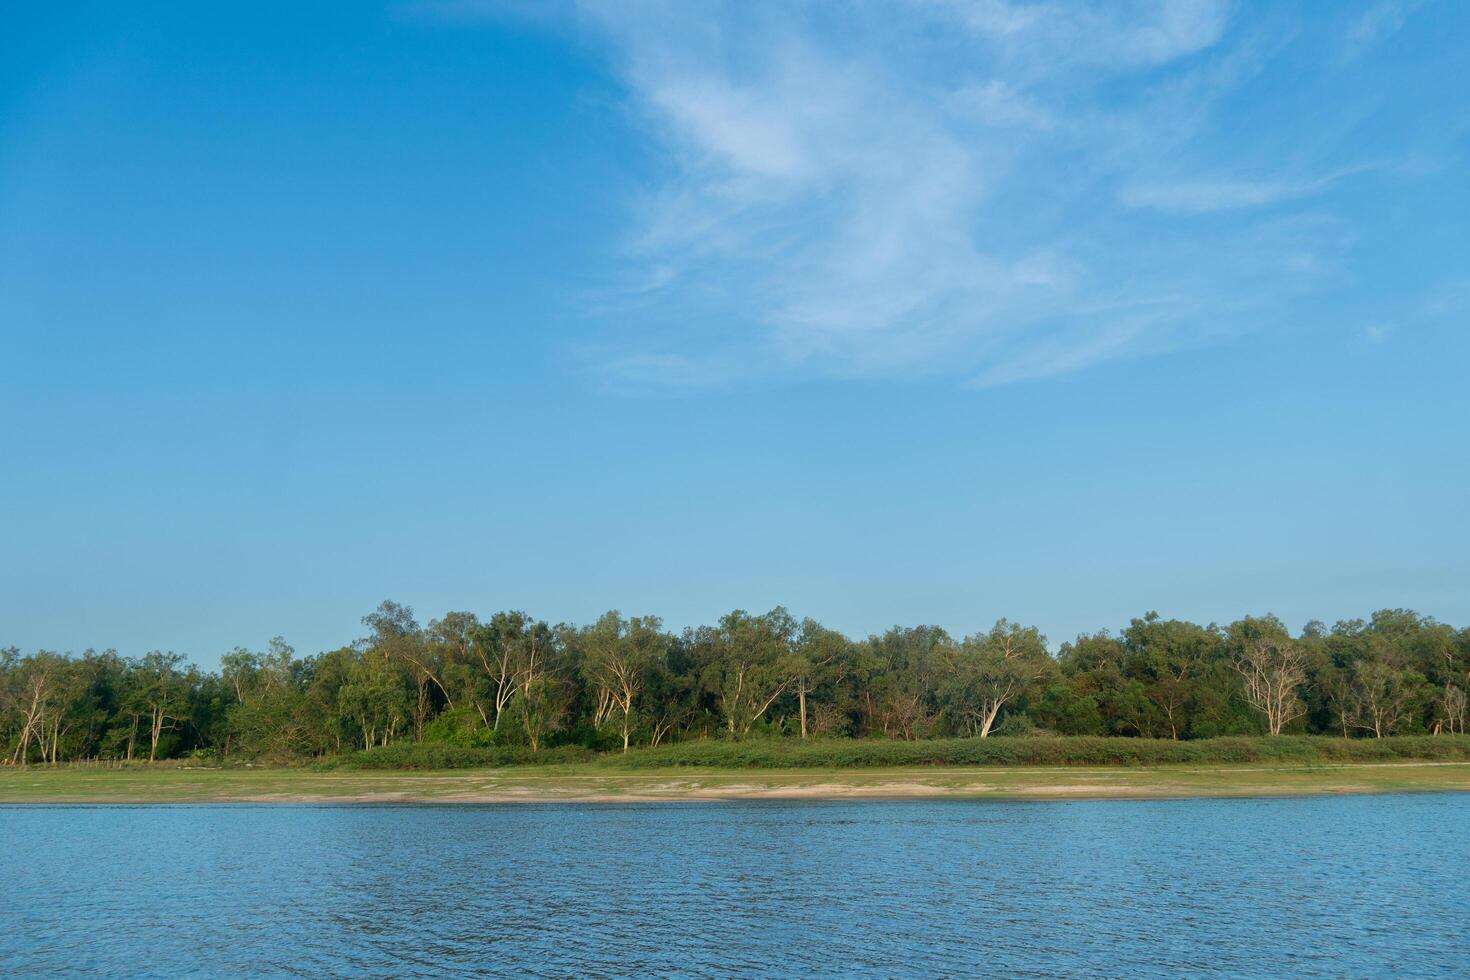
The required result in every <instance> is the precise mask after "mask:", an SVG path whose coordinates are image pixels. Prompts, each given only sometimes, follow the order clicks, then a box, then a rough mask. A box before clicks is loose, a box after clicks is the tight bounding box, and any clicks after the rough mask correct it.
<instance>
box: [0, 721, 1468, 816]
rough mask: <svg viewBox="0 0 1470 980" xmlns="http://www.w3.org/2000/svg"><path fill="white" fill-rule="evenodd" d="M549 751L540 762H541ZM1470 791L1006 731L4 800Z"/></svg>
mask: <svg viewBox="0 0 1470 980" xmlns="http://www.w3.org/2000/svg"><path fill="white" fill-rule="evenodd" d="M532 758H534V760H535V761H534V764H527V763H528V760H530V759H532ZM1428 790H1458V791H1470V738H1465V737H1456V738H1450V737H1444V736H1441V737H1437V738H1430V737H1417V738H1416V737H1406V738H1392V739H1371V740H1370V739H1363V740H1346V739H1332V738H1306V737H1302V738H1276V739H1266V738H1226V739H1212V740H1208V741H1198V742H1164V741H1149V740H1143V739H1082V738H1068V739H1045V738H1017V739H1007V738H991V739H983V740H981V739H965V740H953V741H933V742H858V741H845V742H838V741H812V742H806V743H799V742H794V741H774V740H773V741H751V742H745V743H733V744H732V743H723V742H699V743H686V744H682V745H674V746H668V747H665V748H660V749H653V750H650V749H645V750H640V751H637V752H633V753H629V754H628V755H627V756H623V755H621V754H617V755H605V756H601V757H593V756H592V755H591V753H589V752H587V751H586V750H583V749H571V748H569V749H554V750H550V751H547V752H543V753H536V754H535V755H534V756H532V755H531V754H530V753H528V752H525V751H524V750H518V749H505V748H500V749H460V748H454V747H450V746H442V745H403V746H390V747H389V748H387V749H379V750H374V751H371V752H363V753H356V754H354V755H352V756H347V757H344V758H342V759H340V760H336V761H335V763H334V764H332V765H317V766H310V767H289V768H225V769H198V768H189V767H186V766H182V765H158V766H148V765H137V766H132V767H129V768H120V769H92V768H68V767H60V768H57V769H49V768H46V767H42V766H34V767H31V768H28V769H22V768H14V767H0V803H187V802H196V803H197V802H375V803H391V802H409V803H416V802H425V803H432V802H440V803H443V802H501V801H618V800H689V799H737V798H738V799H769V798H851V797H957V798H975V799H1053V800H1054V799H1098V798H1116V797H1125V798H1166V797H1169V798H1172V797H1196V796H1281V795H1299V794H1327V793H1386V792H1409V791H1428Z"/></svg>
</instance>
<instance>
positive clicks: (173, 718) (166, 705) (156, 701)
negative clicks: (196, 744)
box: [135, 650, 194, 762]
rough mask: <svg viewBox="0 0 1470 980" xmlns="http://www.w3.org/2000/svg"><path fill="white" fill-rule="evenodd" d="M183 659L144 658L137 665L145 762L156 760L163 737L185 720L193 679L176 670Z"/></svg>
mask: <svg viewBox="0 0 1470 980" xmlns="http://www.w3.org/2000/svg"><path fill="white" fill-rule="evenodd" d="M183 664H184V656H183V655H182V654H178V653H172V652H169V653H160V652H158V651H157V650H155V651H153V652H152V653H149V654H146V655H145V656H144V657H143V659H142V660H141V661H139V663H138V668H137V672H138V675H139V677H140V680H141V682H142V683H141V686H140V687H139V689H138V690H137V692H136V694H135V697H136V698H137V701H138V703H139V704H140V705H141V706H142V707H143V708H144V709H145V712H146V716H147V718H148V761H149V762H154V761H156V760H157V758H158V745H159V743H160V742H161V741H162V740H163V733H164V732H166V731H171V730H172V729H173V728H174V725H175V723H177V722H179V721H181V720H183V719H184V718H185V717H187V715H186V712H187V710H188V707H189V701H188V691H189V687H190V686H191V682H192V681H193V679H194V678H192V677H191V676H189V674H188V673H187V672H185V671H181V670H180V668H181V667H182V666H183Z"/></svg>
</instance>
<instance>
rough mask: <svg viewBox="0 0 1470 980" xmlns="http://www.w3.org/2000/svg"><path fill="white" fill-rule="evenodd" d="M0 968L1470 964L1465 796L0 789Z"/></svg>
mask: <svg viewBox="0 0 1470 980" xmlns="http://www.w3.org/2000/svg"><path fill="white" fill-rule="evenodd" d="M0 972H3V973H4V974H6V975H12V976H14V975H27V974H31V975H37V974H46V975H56V974H67V973H73V974H75V973H87V974H106V975H109V976H139V975H152V976H182V975H200V976H203V975H242V974H243V975H261V974H277V975H301V976H321V975H324V974H335V975H343V974H351V975H354V976H416V975H417V976H429V975H443V974H446V973H447V974H513V975H537V976H587V975H600V976H635V975H646V974H650V973H653V974H666V975H667V974H680V975H689V976H710V977H715V976H730V975H742V976H776V975H810V974H843V975H871V976H897V975H950V976H953V975H961V974H976V973H982V972H983V973H989V974H1000V975H1007V976H1043V975H1045V976H1055V975H1088V976H1128V977H1133V976H1144V975H1159V976H1184V975H1189V976H1200V975H1220V976H1232V977H1239V976H1272V977H1280V976H1344V975H1351V976H1372V975H1389V974H1395V975H1400V976H1402V975H1414V976H1427V975H1440V976H1443V975H1466V974H1467V972H1470V794H1443V795H1418V796H1361V797H1337V798H1316V799H1288V800H1193V801H1157V802H1116V801H1109V802H1066V803H1010V804H1007V803H995V802H978V803H977V802H963V801H944V802H930V801H923V802H919V801H916V802H878V801H868V802H834V803H811V802H798V803H787V802H762V803H727V804H726V803H720V804H677V803H675V804H629V805H596V806H593V805H587V806H581V805H564V804H559V805H503V806H462V807H459V806H456V807H447V806H446V807H395V806H355V807H354V806H167V807H7V808H0Z"/></svg>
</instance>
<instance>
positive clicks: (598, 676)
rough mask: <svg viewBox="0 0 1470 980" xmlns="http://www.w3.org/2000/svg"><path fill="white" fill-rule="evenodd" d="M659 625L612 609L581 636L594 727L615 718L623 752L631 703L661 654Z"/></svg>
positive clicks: (630, 725)
mask: <svg viewBox="0 0 1470 980" xmlns="http://www.w3.org/2000/svg"><path fill="white" fill-rule="evenodd" d="M661 626H662V624H661V623H660V622H659V619H658V617H657V616H634V617H633V618H632V619H631V620H625V619H623V618H622V616H621V615H620V614H619V613H618V612H617V611H616V610H614V611H612V612H608V613H605V614H603V616H602V618H600V619H599V620H598V621H597V623H596V624H595V625H594V626H592V627H590V628H589V629H587V630H586V631H585V633H584V636H583V637H582V648H583V660H582V671H583V673H584V674H585V676H586V677H587V681H588V684H589V686H590V687H591V688H592V690H593V691H594V692H595V703H596V709H595V712H594V715H593V725H594V726H601V724H602V722H603V720H604V718H606V717H608V716H616V717H617V718H618V720H619V730H620V732H621V734H622V737H623V752H624V753H626V752H627V751H628V744H629V740H630V738H631V735H632V731H633V719H634V702H635V701H636V700H637V698H638V696H639V694H640V693H641V692H642V691H643V687H644V684H645V683H646V682H647V678H648V673H649V671H650V670H651V669H652V668H653V666H654V664H656V663H657V662H658V659H659V657H660V655H661V654H662V652H663V647H664V643H665V641H664V637H663V634H662V633H661V632H660V629H661Z"/></svg>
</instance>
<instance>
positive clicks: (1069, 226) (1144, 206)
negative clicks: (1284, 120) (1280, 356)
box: [573, 0, 1349, 390]
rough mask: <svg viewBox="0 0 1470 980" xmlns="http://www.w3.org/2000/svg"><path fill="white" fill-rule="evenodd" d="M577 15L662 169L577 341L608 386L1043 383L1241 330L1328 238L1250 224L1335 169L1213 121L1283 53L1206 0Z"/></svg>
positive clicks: (1322, 271) (788, 5)
mask: <svg viewBox="0 0 1470 980" xmlns="http://www.w3.org/2000/svg"><path fill="white" fill-rule="evenodd" d="M577 10H578V13H577V15H576V16H575V17H574V18H573V20H574V22H575V25H576V29H577V30H578V31H580V32H581V33H582V35H583V36H584V37H588V38H593V39H595V40H596V43H598V44H600V45H601V46H602V50H603V51H605V53H606V55H607V57H608V59H609V62H610V64H611V66H612V68H613V71H614V73H615V75H616V77H617V78H618V79H619V80H620V81H621V82H622V83H623V84H624V85H625V86H626V92H627V95H628V108H629V111H630V115H631V117H632V118H633V119H634V120H635V122H636V125H638V126H639V127H641V128H642V130H643V131H644V132H645V133H646V134H647V137H648V138H649V140H650V141H651V142H652V144H653V145H654V146H656V147H657V148H658V149H659V150H660V151H661V152H662V154H663V159H664V161H665V163H666V165H667V166H666V168H664V170H663V173H662V174H661V175H660V176H659V177H658V178H657V179H656V181H655V183H654V184H653V185H652V186H650V187H649V190H648V194H647V196H646V199H645V200H644V201H642V202H641V204H640V206H639V207H638V214H639V219H638V225H637V227H636V228H633V229H630V233H629V235H628V240H627V247H626V250H625V253H624V255H623V256H622V258H623V260H624V261H625V262H626V264H627V265H628V266H629V267H630V273H629V275H628V277H627V278H628V279H629V280H630V281H631V282H633V283H635V284H636V285H635V287H634V288H632V289H629V290H628V291H627V302H626V303H625V304H624V305H623V306H621V307H618V306H617V305H616V304H612V305H611V307H608V306H607V305H606V304H605V306H604V309H605V310H606V309H609V308H611V309H613V310H616V312H617V315H616V316H608V317H607V320H608V332H607V335H606V337H605V338H604V340H603V341H602V342H599V343H598V344H597V345H596V346H595V347H593V348H588V351H587V356H588V357H589V358H593V359H596V361H597V362H598V363H599V364H600V365H601V369H602V371H603V373H604V375H605V376H606V377H607V378H608V379H610V383H611V384H612V385H613V386H614V387H615V388H617V389H618V390H630V389H634V388H640V387H645V388H658V387H666V388H670V389H673V390H685V389H689V388H694V387H698V386H701V385H716V384H721V383H729V382H731V381H734V380H738V379H742V378H747V377H751V376H772V375H783V374H791V373H804V374H822V375H828V376H843V377H883V378H913V377H923V376H935V375H945V374H948V375H957V376H961V377H965V378H968V379H971V380H972V381H973V382H974V383H976V384H981V385H990V384H1001V383H1006V382H1009V381H1019V380H1025V379H1030V378H1038V377H1045V376H1049V375H1055V374H1060V373H1064V372H1067V371H1073V370H1078V369H1080V368H1083V367H1086V366H1088V365H1092V364H1097V363H1100V362H1103V361H1107V360H1111V359H1117V358H1122V357H1129V356H1136V355H1139V354H1145V353H1150V352H1155V351H1161V350H1170V349H1177V348H1180V347H1185V346H1190V345H1194V344H1199V343H1205V342H1210V341H1213V340H1215V339H1217V338H1219V337H1220V336H1222V335H1227V334H1230V333H1232V332H1237V331H1241V330H1245V329H1252V328H1258V327H1259V326H1260V325H1261V324H1262V323H1265V322H1269V319H1270V317H1271V316H1272V315H1274V313H1275V311H1276V309H1277V307H1278V306H1279V304H1280V303H1281V302H1283V301H1284V300H1286V299H1289V298H1290V297H1293V296H1296V295H1299V294H1300V293H1301V291H1302V290H1304V289H1307V288H1309V287H1310V286H1311V284H1312V283H1314V282H1316V281H1318V280H1319V279H1320V277H1322V276H1323V275H1326V274H1329V273H1330V272H1331V270H1332V269H1333V267H1334V261H1333V258H1334V252H1335V250H1337V249H1339V248H1340V242H1341V241H1342V240H1343V239H1344V238H1345V237H1346V236H1345V235H1343V233H1342V229H1341V228H1340V227H1337V226H1335V225H1333V224H1332V223H1331V222H1330V221H1314V220H1304V221H1279V220H1275V219H1277V218H1279V217H1280V213H1279V212H1280V209H1281V207H1282V206H1283V205H1285V204H1288V203H1289V202H1292V201H1296V200H1300V199H1302V198H1306V197H1308V196H1310V195H1314V194H1317V193H1319V192H1321V191H1322V190H1324V189H1325V188H1326V187H1327V186H1328V185H1329V184H1330V183H1331V182H1332V181H1334V180H1336V179H1338V178H1339V177H1340V176H1342V174H1343V173H1346V172H1349V171H1339V172H1336V173H1328V174H1327V175H1326V176H1318V177H1311V176H1308V177H1305V178H1302V177H1299V176H1294V175H1299V174H1302V173H1308V174H1310V173H1311V172H1312V171H1313V170H1314V168H1313V167H1312V166H1311V163H1312V161H1311V160H1310V159H1306V160H1303V159H1300V158H1298V159H1293V160H1292V161H1291V166H1290V167H1289V168H1284V169H1283V172H1281V173H1278V174H1272V173H1271V172H1270V171H1271V169H1272V168H1271V166H1270V165H1268V166H1265V167H1262V166H1260V165H1259V161H1260V160H1267V161H1274V160H1276V159H1277V158H1278V156H1279V154H1276V153H1273V152H1272V151H1273V149H1274V148H1273V147H1271V146H1270V145H1265V146H1261V147H1249V148H1247V147H1240V146H1238V145H1237V143H1238V141H1235V140H1225V141H1221V140H1218V139H1215V138H1214V136H1215V134H1213V133H1212V132H1211V126H1212V118H1211V114H1212V111H1213V109H1214V107H1215V106H1216V105H1217V104H1218V103H1220V102H1221V101H1223V100H1225V99H1228V98H1229V97H1230V96H1231V94H1232V93H1233V92H1234V91H1235V90H1237V89H1238V88H1239V87H1240V86H1241V85H1242V84H1243V83H1244V82H1246V81H1249V80H1251V79H1252V78H1254V77H1255V76H1256V75H1257V74H1258V73H1260V72H1261V71H1262V70H1263V69H1264V66H1265V65H1266V64H1267V63H1268V62H1269V59H1270V58H1271V56H1272V54H1273V53H1274V51H1275V46H1277V45H1279V44H1280V43H1284V42H1282V41H1280V40H1279V39H1278V38H1277V37H1276V36H1275V35H1274V34H1272V33H1271V32H1267V31H1264V30H1258V31H1237V32H1236V33H1237V34H1238V35H1239V36H1236V37H1233V38H1232V30H1233V27H1232V24H1231V23H1230V21H1229V17H1228V15H1229V13H1230V7H1229V6H1228V5H1227V4H1226V3H1225V2H1223V0H1118V2H1076V3H1073V2H1066V3H1064V2H1033V3H1013V2H1006V0H909V3H908V5H907V6H904V7H901V8H899V7H895V6H886V5H854V6H851V7H836V6H826V5H820V4H810V5H809V4H805V3H800V2H785V3H777V2H772V3H763V4H743V3H688V2H658V0H654V2H646V3H638V4H633V3H624V2H605V3H603V2H591V0H586V2H583V3H581V4H579V5H578V7H577ZM1277 33H1280V32H1277ZM1292 135H1295V134H1292ZM1222 157H1223V159H1222ZM1231 157H1234V160H1233V161H1232V160H1231V159H1230V158H1231ZM1252 157H1254V160H1253V159H1251V158H1252ZM1191 160H1193V161H1196V162H1198V163H1199V164H1201V165H1200V166H1199V167H1198V169H1197V170H1196V171H1195V172H1194V173H1193V174H1191V173H1190V172H1188V170H1187V169H1186V168H1185V165H1186V162H1187V161H1191ZM1232 162H1234V163H1235V165H1234V166H1232V165H1230V164H1231V163H1232ZM1165 163H1168V164H1169V165H1170V167H1171V168H1172V169H1170V170H1167V171H1166V170H1165V169H1163V165H1164V164H1165ZM1253 164H1255V165H1253ZM1200 173H1212V174H1216V175H1217V176H1208V177H1201V176H1199V175H1198V174H1200ZM1240 173H1250V174H1253V175H1254V176H1252V177H1250V178H1241V177H1236V176H1218V175H1222V174H1223V175H1230V174H1240ZM1148 212H1167V213H1170V214H1173V215H1176V216H1179V221H1178V222H1176V223H1175V224H1176V226H1178V227H1175V228H1170V229H1160V228H1159V227H1158V226H1157V225H1158V222H1157V221H1156V219H1151V218H1150V215H1149V213H1148ZM1214 212H1223V213H1225V214H1223V215H1222V216H1221V217H1219V218H1211V219H1210V220H1209V221H1208V222H1203V221H1192V220H1191V217H1192V216H1199V215H1204V214H1207V213H1214ZM1184 226H1188V227H1187V228H1186V227H1184Z"/></svg>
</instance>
